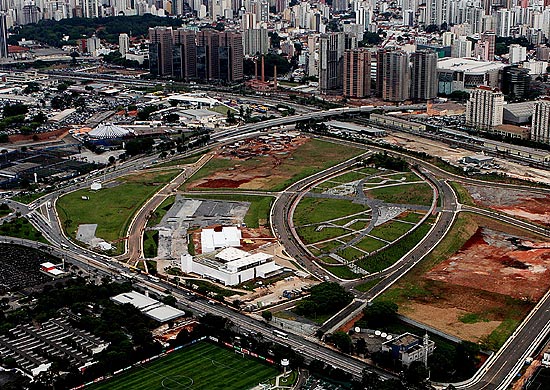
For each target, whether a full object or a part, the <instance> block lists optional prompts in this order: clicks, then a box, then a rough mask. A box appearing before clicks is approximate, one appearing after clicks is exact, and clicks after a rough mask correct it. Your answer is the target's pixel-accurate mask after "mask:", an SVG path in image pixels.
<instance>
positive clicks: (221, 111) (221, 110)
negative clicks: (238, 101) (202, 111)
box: [208, 104, 237, 116]
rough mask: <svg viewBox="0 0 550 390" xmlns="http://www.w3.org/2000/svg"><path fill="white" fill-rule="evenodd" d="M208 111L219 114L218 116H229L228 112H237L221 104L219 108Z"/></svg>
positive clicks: (211, 108) (210, 108) (215, 107)
mask: <svg viewBox="0 0 550 390" xmlns="http://www.w3.org/2000/svg"><path fill="white" fill-rule="evenodd" d="M208 111H212V112H217V113H218V114H222V115H225V116H227V111H233V113H236V112H237V110H235V109H234V108H233V107H227V106H224V105H223V104H220V105H218V106H214V107H209V108H208Z"/></svg>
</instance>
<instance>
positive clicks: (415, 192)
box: [367, 183, 433, 206]
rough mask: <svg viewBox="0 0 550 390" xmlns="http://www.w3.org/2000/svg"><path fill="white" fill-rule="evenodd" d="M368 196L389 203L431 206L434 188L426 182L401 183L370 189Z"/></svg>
mask: <svg viewBox="0 0 550 390" xmlns="http://www.w3.org/2000/svg"><path fill="white" fill-rule="evenodd" d="M367 195H368V196H371V197H373V198H376V199H380V200H383V201H384V202H387V203H406V204H417V205H424V206H429V205H431V204H432V198H433V190H432V188H431V187H430V186H429V185H428V184H426V183H415V184H401V185H396V186H388V187H381V188H373V189H371V190H368V192H367Z"/></svg>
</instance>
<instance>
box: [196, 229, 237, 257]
mask: <svg viewBox="0 0 550 390" xmlns="http://www.w3.org/2000/svg"><path fill="white" fill-rule="evenodd" d="M241 238H242V235H241V231H240V230H239V229H238V228H237V227H236V226H224V227H223V228H222V230H221V231H215V230H214V229H202V231H201V248H202V253H210V252H214V251H215V250H216V249H220V248H227V247H239V246H241Z"/></svg>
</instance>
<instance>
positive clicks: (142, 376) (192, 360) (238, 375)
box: [90, 342, 278, 390]
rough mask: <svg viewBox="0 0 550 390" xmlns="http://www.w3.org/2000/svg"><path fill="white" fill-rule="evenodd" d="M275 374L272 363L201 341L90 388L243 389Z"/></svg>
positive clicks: (133, 389)
mask: <svg viewBox="0 0 550 390" xmlns="http://www.w3.org/2000/svg"><path fill="white" fill-rule="evenodd" d="M277 374H278V370H277V369H276V368H275V367H274V366H268V365H267V364H262V363H261V362H260V361H258V360H254V359H252V358H248V357H242V356H241V355H237V354H236V353H235V352H233V351H231V350H227V349H225V348H222V347H219V346H216V345H213V344H209V343H206V342H201V343H198V344H195V345H193V346H190V347H187V348H183V349H182V350H180V351H177V352H173V353H171V354H170V355H168V356H166V357H164V358H162V359H159V360H156V361H154V362H152V363H149V364H146V365H143V366H141V367H140V368H136V369H133V370H130V371H128V372H127V373H124V374H122V375H120V376H117V377H114V378H112V379H111V380H109V381H106V382H102V383H99V384H97V385H93V386H91V387H90V389H93V390H103V389H104V390H126V389H132V390H157V389H158V390H164V389H185V390H246V389H250V388H252V387H254V386H257V385H258V384H259V383H262V382H265V381H268V380H270V379H271V378H272V377H274V376H276V375H277Z"/></svg>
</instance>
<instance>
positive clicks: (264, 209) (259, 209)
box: [185, 194, 273, 228]
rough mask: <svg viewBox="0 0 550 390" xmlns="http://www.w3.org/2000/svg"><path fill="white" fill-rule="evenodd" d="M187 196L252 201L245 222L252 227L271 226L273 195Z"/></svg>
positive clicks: (190, 196) (188, 196)
mask: <svg viewBox="0 0 550 390" xmlns="http://www.w3.org/2000/svg"><path fill="white" fill-rule="evenodd" d="M185 196H186V197H187V198H197V199H217V200H230V201H234V202H250V207H249V208H248V211H247V213H246V215H245V216H244V223H246V226H248V227H251V228H257V227H260V226H269V211H270V210H271V203H273V198H272V197H271V196H256V195H239V194H231V195H225V194H219V195H217V194H216V195H210V194H204V195H185Z"/></svg>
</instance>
